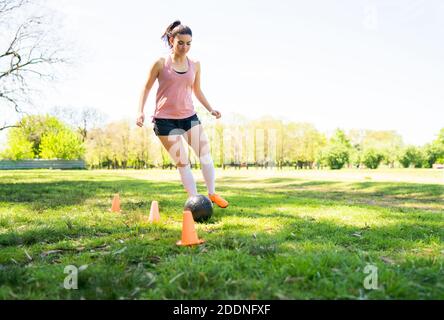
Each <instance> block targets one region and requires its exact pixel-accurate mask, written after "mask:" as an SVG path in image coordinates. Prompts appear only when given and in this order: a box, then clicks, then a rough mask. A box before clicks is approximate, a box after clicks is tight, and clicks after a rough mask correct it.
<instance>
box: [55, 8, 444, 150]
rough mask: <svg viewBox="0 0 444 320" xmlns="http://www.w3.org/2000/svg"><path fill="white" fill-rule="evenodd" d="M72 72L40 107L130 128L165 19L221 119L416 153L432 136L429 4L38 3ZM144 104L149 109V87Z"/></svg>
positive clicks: (441, 110) (437, 31) (441, 116)
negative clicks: (55, 25)
mask: <svg viewBox="0 0 444 320" xmlns="http://www.w3.org/2000/svg"><path fill="white" fill-rule="evenodd" d="M46 3H47V4H48V5H49V6H51V7H53V9H55V10H56V11H57V12H58V13H59V14H61V15H63V23H64V25H63V28H62V31H63V32H65V34H66V40H67V41H71V42H74V43H75V44H76V48H77V49H76V50H78V52H79V53H80V55H79V56H78V63H77V65H76V66H75V67H74V68H73V69H72V74H70V75H69V76H68V77H67V78H66V79H65V81H64V82H62V83H60V84H59V85H57V91H55V92H54V91H51V93H50V95H48V97H47V98H46V102H47V105H48V106H49V107H51V106H53V105H60V106H71V107H76V106H77V107H83V106H94V107H96V108H98V109H100V110H102V111H103V112H105V113H106V114H107V115H108V118H109V119H110V120H117V119H121V118H129V119H135V118H136V115H137V107H138V100H139V97H140V93H141V90H142V87H143V85H144V83H145V80H146V77H147V74H148V70H149V67H150V66H151V64H152V63H153V61H154V60H155V59H157V58H158V57H159V56H164V55H166V54H167V53H168V51H167V50H166V49H165V47H164V46H163V43H162V42H161V40H160V36H161V35H162V33H163V31H164V30H165V28H166V27H167V25H168V24H170V23H171V22H172V21H174V20H175V19H180V20H181V21H182V22H183V23H184V24H187V25H189V26H190V27H191V29H192V30H193V33H194V37H193V46H192V49H191V52H190V57H191V58H194V59H197V60H199V61H201V64H202V68H203V70H202V89H203V92H204V93H205V95H206V96H207V98H208V100H209V101H210V103H211V104H212V105H213V107H214V108H215V109H217V110H219V111H221V112H222V113H223V114H225V115H228V114H229V113H231V112H237V113H241V114H243V115H245V116H247V117H250V118H256V117H259V116H262V115H273V116H276V117H281V118H284V119H288V120H291V121H297V122H303V121H306V122H311V123H313V124H314V125H315V126H316V127H317V128H318V129H319V130H321V131H323V132H329V131H331V130H333V129H334V128H337V127H341V128H343V129H346V130H349V129H352V128H361V129H375V130H396V131H397V132H398V133H400V134H401V135H402V136H403V138H404V141H405V142H406V143H412V144H418V145H421V144H424V143H426V142H430V141H432V140H433V139H435V137H436V135H437V134H438V132H439V130H440V128H443V127H444V90H443V88H444V60H443V57H444V43H443V41H442V39H443V37H444V2H442V1H439V0H436V1H435V0H379V1H376V0H373V1H371V0H337V1H331V0H323V1H320V0H318V1H295V0H285V1H284V0H275V1H270V0H269V1H259V0H249V1H246V0H242V1H240V0H225V1H223V2H213V1H204V0H189V1H183V0H182V1H177V0H170V1H146V0H127V1H124V2H122V1H117V0H76V1H74V0H48V1H47V2H46ZM156 88H157V87H155V88H154V89H153V92H151V94H150V98H149V100H148V103H147V105H146V110H147V114H148V115H151V114H152V112H153V110H154V96H155V90H156Z"/></svg>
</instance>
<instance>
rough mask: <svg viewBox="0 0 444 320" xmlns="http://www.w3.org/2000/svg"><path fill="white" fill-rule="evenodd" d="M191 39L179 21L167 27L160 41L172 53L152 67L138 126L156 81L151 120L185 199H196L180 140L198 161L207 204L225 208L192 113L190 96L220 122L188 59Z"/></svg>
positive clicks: (205, 141)
mask: <svg viewBox="0 0 444 320" xmlns="http://www.w3.org/2000/svg"><path fill="white" fill-rule="evenodd" d="M192 36H193V34H192V31H191V29H190V28H189V27H187V26H184V25H182V24H181V22H180V21H175V22H173V23H172V24H171V25H169V26H168V28H167V30H166V31H165V33H164V35H163V36H162V39H163V40H165V41H166V42H167V44H168V45H169V47H170V49H171V53H170V54H169V55H168V56H167V57H166V58H160V59H159V60H157V61H156V62H155V63H154V64H153V66H152V67H151V70H150V73H149V77H148V80H147V82H146V85H145V88H144V90H143V93H142V96H141V99H140V105H139V117H138V119H137V125H138V126H139V127H142V126H143V123H144V121H145V115H144V106H145V103H146V100H147V98H148V94H149V92H150V90H151V88H152V87H153V85H154V82H155V81H156V79H157V80H158V81H159V89H158V91H157V97H156V109H155V112H154V116H153V117H152V118H153V123H154V132H155V134H156V136H157V137H158V138H159V140H160V142H161V143H162V145H163V146H164V147H165V149H166V150H167V151H168V153H169V154H170V156H171V158H172V160H173V161H174V162H175V164H176V166H177V168H178V170H179V173H180V177H181V180H182V183H183V185H184V188H185V190H186V191H187V193H188V196H194V195H197V188H196V183H195V181H194V177H193V174H192V172H191V168H190V163H189V161H188V156H187V148H186V145H185V143H184V142H183V139H182V137H183V138H184V139H185V141H186V142H187V143H188V144H189V145H190V146H191V148H192V149H193V150H194V152H195V153H196V155H197V156H198V157H199V160H200V163H201V167H202V174H203V177H204V180H205V184H206V186H207V189H208V196H209V198H210V200H211V201H212V202H213V203H215V204H217V205H218V206H219V207H221V208H226V207H228V202H227V201H226V200H225V199H223V198H222V197H221V196H220V195H218V194H217V193H216V191H215V170H214V163H213V160H212V157H211V154H210V145H209V142H208V138H207V136H206V135H205V133H204V130H203V127H202V125H201V122H200V120H199V118H198V117H197V115H196V112H195V110H194V106H193V101H192V92H194V95H195V96H196V98H197V100H199V101H200V103H202V105H203V106H204V107H205V108H206V109H207V110H208V111H209V112H210V113H211V115H213V116H214V117H216V118H217V119H220V118H221V113H220V112H219V111H217V110H214V109H213V108H212V107H211V106H210V104H209V103H208V101H207V99H206V98H205V96H204V94H203V92H202V90H201V88H200V75H201V69H200V63H199V62H197V61H195V62H194V61H191V60H190V59H189V58H188V57H187V54H188V52H189V51H190V47H191V41H192Z"/></svg>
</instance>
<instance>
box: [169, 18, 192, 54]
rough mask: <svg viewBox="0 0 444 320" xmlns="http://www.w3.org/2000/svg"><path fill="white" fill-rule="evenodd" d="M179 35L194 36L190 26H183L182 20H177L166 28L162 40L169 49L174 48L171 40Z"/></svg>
mask: <svg viewBox="0 0 444 320" xmlns="http://www.w3.org/2000/svg"><path fill="white" fill-rule="evenodd" d="M178 34H188V35H190V36H193V32H192V31H191V29H190V28H189V27H188V26H184V25H182V24H181V22H180V20H176V21H174V22H173V23H172V24H170V25H169V26H168V28H166V30H165V32H164V34H163V35H162V37H161V39H162V40H163V41H164V42H165V44H166V45H167V46H168V47H170V48H172V47H173V46H172V45H171V43H170V38H174V37H175V36H176V35H178Z"/></svg>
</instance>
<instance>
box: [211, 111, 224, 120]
mask: <svg viewBox="0 0 444 320" xmlns="http://www.w3.org/2000/svg"><path fill="white" fill-rule="evenodd" d="M211 115H212V116H215V117H216V119H220V118H221V117H222V115H221V113H220V112H219V111H217V110H213V111H211Z"/></svg>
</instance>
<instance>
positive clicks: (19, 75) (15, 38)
mask: <svg viewBox="0 0 444 320" xmlns="http://www.w3.org/2000/svg"><path fill="white" fill-rule="evenodd" d="M32 2H33V1H32V0H0V31H1V29H2V28H5V30H6V33H9V34H10V40H9V41H2V43H3V44H7V45H5V46H4V48H6V49H5V50H2V49H1V47H0V114H2V113H3V114H6V112H4V111H2V109H3V110H5V108H10V107H12V108H11V110H14V111H15V112H16V113H18V114H21V113H23V110H24V103H28V104H27V105H29V103H31V104H32V98H31V96H32V95H31V93H32V92H35V91H36V90H35V88H36V85H37V84H38V83H39V82H42V81H46V80H51V79H54V76H55V74H54V69H51V66H55V65H59V64H63V63H66V62H67V61H66V60H65V59H63V58H62V57H61V55H62V54H61V50H60V49H61V48H60V44H59V43H58V42H57V41H51V39H52V38H51V34H50V32H46V31H44V30H45V28H44V27H46V25H45V23H46V22H45V21H47V19H45V16H44V15H43V16H36V15H32V14H30V15H28V16H25V18H24V19H22V21H21V22H19V21H18V20H17V19H16V18H15V15H16V14H19V13H22V12H25V13H26V12H32V10H28V11H26V9H27V6H29V5H31V4H32ZM28 9H29V8H28ZM22 10H23V11H22ZM11 25H15V30H16V31H15V32H11V29H12V30H14V29H13V27H11ZM5 26H6V27H5ZM6 39H7V38H6ZM2 40H3V39H2ZM2 100H3V101H5V102H6V104H2V103H1V101H2ZM11 127H14V125H12V124H4V125H3V127H1V128H0V129H1V130H4V129H6V128H11Z"/></svg>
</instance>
